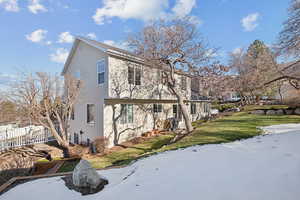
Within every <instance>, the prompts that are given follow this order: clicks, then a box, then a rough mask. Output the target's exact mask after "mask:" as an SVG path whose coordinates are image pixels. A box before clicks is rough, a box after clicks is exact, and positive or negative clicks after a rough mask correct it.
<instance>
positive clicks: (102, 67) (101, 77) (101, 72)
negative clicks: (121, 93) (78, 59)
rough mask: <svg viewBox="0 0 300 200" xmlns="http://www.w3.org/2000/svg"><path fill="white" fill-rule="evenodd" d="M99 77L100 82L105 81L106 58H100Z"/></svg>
mask: <svg viewBox="0 0 300 200" xmlns="http://www.w3.org/2000/svg"><path fill="white" fill-rule="evenodd" d="M97 79H98V84H99V85H100V84H102V83H104V82H105V60H104V59H103V60H100V61H98V62H97Z"/></svg>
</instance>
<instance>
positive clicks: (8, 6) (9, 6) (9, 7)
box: [0, 0, 20, 12]
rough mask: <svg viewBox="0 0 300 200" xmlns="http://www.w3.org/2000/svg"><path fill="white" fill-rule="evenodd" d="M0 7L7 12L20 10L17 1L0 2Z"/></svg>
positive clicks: (0, 0) (4, 0) (3, 0)
mask: <svg viewBox="0 0 300 200" xmlns="http://www.w3.org/2000/svg"><path fill="white" fill-rule="evenodd" d="M0 6H1V7H3V8H4V9H5V10H6V11H9V12H18V11H19V10H20V8H19V5H18V0H0Z"/></svg>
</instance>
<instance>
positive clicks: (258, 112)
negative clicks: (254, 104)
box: [251, 110, 265, 115]
mask: <svg viewBox="0 0 300 200" xmlns="http://www.w3.org/2000/svg"><path fill="white" fill-rule="evenodd" d="M251 114H254V115H264V114H265V111H264V110H254V111H252V112H251Z"/></svg>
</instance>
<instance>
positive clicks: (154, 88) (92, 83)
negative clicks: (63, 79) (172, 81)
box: [62, 37, 210, 146]
mask: <svg viewBox="0 0 300 200" xmlns="http://www.w3.org/2000/svg"><path fill="white" fill-rule="evenodd" d="M62 75H64V76H66V75H72V76H74V77H76V78H78V79H80V80H81V82H82V88H81V89H80V94H79V98H78V101H77V103H76V105H75V106H74V115H73V119H72V120H71V122H70V138H71V142H74V143H81V142H90V141H93V140H94V139H95V138H97V137H99V136H104V137H107V138H108V139H109V146H112V145H113V144H114V140H116V139H117V140H118V142H122V141H126V140H128V139H131V138H133V137H136V136H139V135H140V134H142V133H144V132H146V131H149V130H152V129H154V128H163V126H164V125H165V124H164V120H166V119H169V118H173V117H174V118H177V119H178V121H179V127H180V126H184V122H183V119H182V115H181V111H180V108H179V106H178V105H177V103H176V98H175V97H174V96H173V95H172V94H170V92H169V91H168V89H167V87H166V85H165V84H164V77H163V73H162V71H161V68H159V67H155V66H150V65H147V64H146V63H144V61H143V59H142V58H140V57H138V56H136V55H134V54H132V53H130V52H128V51H125V50H122V49H119V48H115V47H112V46H110V45H106V44H103V43H100V42H97V41H95V40H90V39H87V38H82V37H78V38H76V40H75V41H74V44H73V47H72V49H71V52H70V54H69V57H68V59H67V61H66V63H65V66H64V69H63V72H62ZM176 80H178V82H179V83H180V84H178V85H179V86H178V87H180V90H181V91H182V95H184V96H185V99H186V101H185V102H186V106H188V107H189V109H188V110H189V112H190V117H191V120H192V121H194V120H197V119H200V118H202V117H205V116H207V115H209V112H210V104H209V102H208V101H205V100H192V99H195V98H191V97H192V96H193V97H195V96H197V95H196V94H195V93H196V92H195V88H196V90H197V82H195V81H194V82H192V81H193V79H192V77H191V76H189V75H187V74H185V73H183V72H180V71H178V72H176ZM192 83H193V84H192ZM191 85H195V87H193V88H194V89H192V88H191Z"/></svg>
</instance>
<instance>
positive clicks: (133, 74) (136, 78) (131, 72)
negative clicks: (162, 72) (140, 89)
mask: <svg viewBox="0 0 300 200" xmlns="http://www.w3.org/2000/svg"><path fill="white" fill-rule="evenodd" d="M141 78H142V69H141V67H139V66H136V67H133V66H128V83H129V84H132V85H141Z"/></svg>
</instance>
